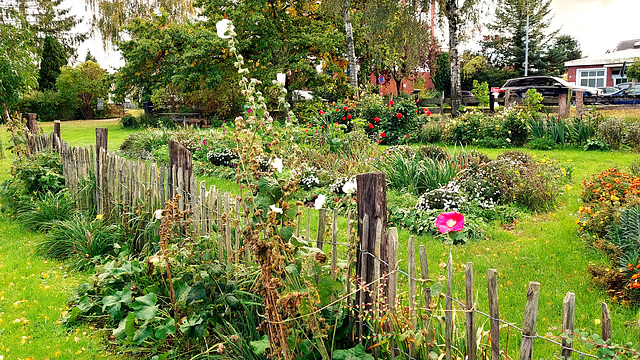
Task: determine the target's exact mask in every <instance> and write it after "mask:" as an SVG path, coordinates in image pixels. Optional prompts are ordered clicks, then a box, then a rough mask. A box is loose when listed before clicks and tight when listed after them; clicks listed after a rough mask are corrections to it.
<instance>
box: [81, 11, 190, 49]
mask: <svg viewBox="0 0 640 360" xmlns="http://www.w3.org/2000/svg"><path fill="white" fill-rule="evenodd" d="M85 4H87V5H88V6H89V7H90V8H91V9H92V10H93V11H94V14H95V15H94V18H93V23H92V26H93V28H94V29H96V30H97V31H98V32H99V33H100V35H101V37H102V41H103V44H104V46H105V47H106V46H109V45H111V44H117V42H118V41H120V40H122V35H123V33H124V32H125V29H126V27H127V26H129V24H130V23H131V21H132V20H134V19H145V20H150V19H151V18H152V17H153V16H154V14H158V12H159V11H161V10H162V11H163V12H165V13H166V14H168V16H169V18H170V19H171V22H172V23H181V22H184V21H187V20H188V19H190V18H193V17H194V16H195V15H196V9H195V8H194V7H193V1H191V0H85Z"/></svg>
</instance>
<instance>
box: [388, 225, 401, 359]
mask: <svg viewBox="0 0 640 360" xmlns="http://www.w3.org/2000/svg"><path fill="white" fill-rule="evenodd" d="M388 236H389V265H390V266H391V267H392V268H391V269H390V270H391V274H390V275H389V299H388V306H389V313H390V314H392V315H395V313H396V298H397V295H398V272H397V270H398V229H397V228H395V227H392V228H389V235H388ZM389 318H390V319H392V318H395V317H394V316H390V317H389ZM393 329H394V327H393V322H391V325H390V326H388V327H387V329H386V330H387V331H393ZM395 347H396V341H395V340H394V339H393V338H391V345H390V353H391V356H390V358H391V360H394V359H395V358H396V351H395Z"/></svg>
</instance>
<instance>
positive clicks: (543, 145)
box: [525, 138, 557, 150]
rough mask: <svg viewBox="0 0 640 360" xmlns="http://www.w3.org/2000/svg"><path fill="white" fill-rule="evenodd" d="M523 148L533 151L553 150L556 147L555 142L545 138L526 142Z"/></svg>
mask: <svg viewBox="0 0 640 360" xmlns="http://www.w3.org/2000/svg"><path fill="white" fill-rule="evenodd" d="M525 147H527V148H529V149H534V150H553V149H555V148H556V147H557V146H556V143H555V142H553V141H551V140H549V139H547V138H536V139H533V140H531V141H529V142H527V144H526V145H525Z"/></svg>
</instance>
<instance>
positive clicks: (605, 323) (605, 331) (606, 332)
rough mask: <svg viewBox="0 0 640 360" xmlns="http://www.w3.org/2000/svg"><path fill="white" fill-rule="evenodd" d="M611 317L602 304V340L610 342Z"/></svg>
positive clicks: (605, 306)
mask: <svg viewBox="0 0 640 360" xmlns="http://www.w3.org/2000/svg"><path fill="white" fill-rule="evenodd" d="M611 334H612V333H611V316H610V315H609V308H608V307H607V304H606V303H602V340H604V341H607V340H611Z"/></svg>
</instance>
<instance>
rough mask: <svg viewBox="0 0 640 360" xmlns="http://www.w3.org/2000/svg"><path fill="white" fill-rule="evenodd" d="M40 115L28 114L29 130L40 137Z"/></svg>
mask: <svg viewBox="0 0 640 360" xmlns="http://www.w3.org/2000/svg"><path fill="white" fill-rule="evenodd" d="M37 118H38V114H36V113H28V114H27V129H28V130H29V132H30V133H32V134H33V135H38V120H37Z"/></svg>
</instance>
